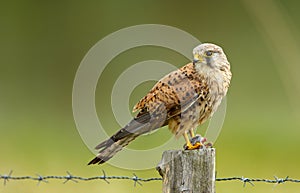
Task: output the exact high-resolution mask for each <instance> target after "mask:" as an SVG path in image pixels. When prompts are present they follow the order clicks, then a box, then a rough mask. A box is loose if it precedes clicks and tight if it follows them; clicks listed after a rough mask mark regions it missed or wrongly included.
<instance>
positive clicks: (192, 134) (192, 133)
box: [189, 128, 195, 138]
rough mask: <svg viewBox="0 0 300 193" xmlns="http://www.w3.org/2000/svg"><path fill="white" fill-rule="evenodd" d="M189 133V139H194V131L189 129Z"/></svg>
mask: <svg viewBox="0 0 300 193" xmlns="http://www.w3.org/2000/svg"><path fill="white" fill-rule="evenodd" d="M189 132H190V136H191V138H194V137H195V133H194V129H193V128H192V129H190V130H189Z"/></svg>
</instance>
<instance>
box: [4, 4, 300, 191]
mask: <svg viewBox="0 0 300 193" xmlns="http://www.w3.org/2000/svg"><path fill="white" fill-rule="evenodd" d="M299 6H300V3H299V1H295V0H294V1H293V0H285V1H282V0H281V1H279V0H273V1H272V0H266V1H251V0H241V1H237V0H233V1H214V2H212V1H202V0H198V1H185V2H184V1H163V2H162V1H143V2H142V1H109V2H108V1H106V2H104V1H85V2H83V1H82V2H79V1H14V0H12V1H6V2H1V6H0V24H1V25H0V53H1V57H0V65H1V68H0V69H1V70H0V88H1V91H0V97H1V98H0V99H1V100H0V105H1V109H0V114H1V116H0V130H1V135H0V142H1V145H0V153H1V161H0V163H1V165H0V174H4V173H8V172H9V170H11V169H12V170H14V173H13V175H35V174H37V173H38V174H41V175H65V174H66V173H65V171H71V172H72V173H73V174H74V175H80V176H94V175H102V173H101V170H102V169H104V170H105V171H106V173H107V174H108V175H129V176H131V175H132V173H133V172H135V173H136V174H137V175H138V176H139V177H158V174H157V172H156V171H155V170H154V169H152V170H146V171H131V170H123V169H119V168H116V167H113V166H110V165H109V164H105V165H103V166H89V167H88V166H86V163H87V162H88V161H89V159H90V158H92V157H93V154H92V152H90V151H89V150H88V148H87V147H86V146H85V145H84V143H83V142H82V140H81V138H80V136H79V134H78V132H77V129H76V126H75V122H74V119H73V114H72V85H73V80H74V77H75V73H76V70H77V68H78V66H79V64H80V62H81V60H82V59H83V57H84V55H85V54H86V53H87V51H88V50H89V49H90V48H91V47H92V46H93V45H94V44H95V43H96V42H98V41H99V40H100V39H102V38H104V37H105V36H106V35H109V34H110V33H112V32H114V31H116V30H119V29H122V28H124V27H129V26H132V25H138V24H149V23H154V24H164V25H170V26H174V27H177V28H179V29H182V30H184V31H187V32H188V33H190V34H192V35H193V36H195V37H197V38H198V39H199V40H200V41H202V42H214V43H217V44H219V45H221V46H222V47H223V48H224V50H225V51H226V53H227V55H228V58H229V60H230V62H231V65H232V71H233V79H232V85H231V88H230V90H229V93H228V97H227V99H228V100H227V101H228V103H227V105H228V109H227V115H226V120H225V124H224V126H223V130H222V133H221V135H220V136H219V138H218V140H217V142H216V144H215V147H216V149H217V176H218V177H229V176H245V177H257V178H273V176H279V177H285V176H289V177H291V178H298V179H299V178H300V168H299V162H300V154H299V145H300V140H299V136H300V130H299V126H300V121H299V118H300V116H299V115H300V102H299V100H298V99H299V97H300V76H299V74H298V73H299V71H300V65H299V61H300V54H299V53H300V46H299V43H300V38H299V37H300V36H299V32H300V23H299V21H298V20H299V18H300V12H299ZM145 53H147V54H145ZM145 59H157V60H165V61H168V62H170V63H172V64H174V65H176V66H178V67H179V66H181V65H183V64H185V63H186V62H187V60H186V59H185V58H183V57H181V56H179V55H178V54H176V53H174V52H170V51H168V50H166V49H161V48H155V47H144V48H136V49H132V50H129V51H128V52H124V53H122V54H121V55H120V56H118V57H117V58H115V60H113V61H112V62H111V67H110V68H108V69H107V73H108V75H107V77H108V79H106V80H105V79H104V78H105V76H104V77H102V79H103V81H106V83H108V87H109V85H112V84H113V82H114V81H115V79H116V78H117V77H116V76H109V75H110V74H118V73H120V67H121V66H122V69H126V67H129V66H130V65H131V64H134V63H136V62H139V61H141V60H145ZM109 77H111V78H110V79H109ZM102 79H101V78H100V79H99V81H101V80H102ZM152 85H153V82H148V83H145V84H143V85H141V86H140V87H138V88H137V89H136V90H135V92H134V94H133V99H132V101H131V102H130V103H131V104H130V107H129V108H131V107H132V105H133V102H136V100H138V99H139V98H140V97H142V96H143V95H144V94H145V93H146V92H147V91H148V89H149V88H150V87H151V86H152ZM108 91H109V89H108V90H107V92H104V93H103V95H101V92H100V91H98V90H97V93H96V96H97V100H96V102H97V103H96V104H97V110H98V113H99V114H101V112H103V111H104V112H107V111H109V112H110V111H111V110H110V109H109V108H110V107H109V105H107V104H109V102H110V101H109V97H108V96H109V92H108ZM105 97H106V98H105ZM102 99H103V100H102ZM104 99H105V100H104ZM103 105H104V106H105V105H106V106H105V108H104V107H103ZM100 107H103V108H100ZM100 119H102V120H106V126H107V127H110V128H111V130H108V131H107V132H109V133H113V132H114V131H116V130H117V129H118V128H119V127H118V125H117V124H116V122H115V120H114V117H113V116H112V114H111V113H108V114H107V115H106V117H101V116H100ZM110 123H111V125H110ZM115 127H117V128H115ZM134 145H135V144H134V143H133V147H134ZM145 145H147V144H145ZM158 161H159V160H157V162H158ZM216 188H217V193H225V192H247V193H248V192H255V193H260V192H264V193H266V192H300V184H292V183H286V184H283V185H282V184H280V185H275V186H274V185H272V184H263V183H256V184H255V186H254V187H252V186H251V185H248V186H247V187H245V188H243V185H242V183H240V182H217V184H216ZM70 191H72V192H86V191H88V192H106V193H110V192H124V193H125V192H161V182H149V183H144V185H143V186H142V187H140V186H137V187H135V188H134V187H133V183H132V182H130V181H111V184H109V185H108V184H106V183H105V182H104V181H94V182H80V183H77V184H76V183H67V184H62V181H55V180H53V181H51V182H50V183H49V184H41V185H40V186H36V183H35V182H32V181H9V182H8V184H7V185H6V186H1V185H0V192H7V193H9V192H70Z"/></svg>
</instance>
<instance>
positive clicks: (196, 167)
mask: <svg viewBox="0 0 300 193" xmlns="http://www.w3.org/2000/svg"><path fill="white" fill-rule="evenodd" d="M156 169H157V170H158V172H159V173H160V175H161V176H162V177H163V193H215V149H214V148H207V149H199V150H169V151H165V152H164V153H163V155H162V160H161V162H160V163H159V165H158V166H157V168H156Z"/></svg>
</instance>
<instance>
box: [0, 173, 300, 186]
mask: <svg viewBox="0 0 300 193" xmlns="http://www.w3.org/2000/svg"><path fill="white" fill-rule="evenodd" d="M12 173H13V171H12V170H11V171H10V172H9V173H8V174H4V175H0V180H1V179H3V184H4V185H6V184H7V182H9V180H33V181H37V182H38V183H37V185H39V184H40V183H41V182H44V183H48V182H49V181H48V180H50V179H56V180H63V183H64V184H65V183H67V182H69V181H73V182H75V183H78V182H79V181H92V180H103V181H105V182H106V183H108V184H109V183H110V182H109V180H131V181H133V182H134V184H133V185H134V186H136V185H137V184H139V185H141V186H142V182H151V181H162V178H160V177H152V178H140V177H138V176H137V175H136V174H134V173H133V176H107V175H106V173H105V171H104V170H102V175H101V176H93V177H81V176H75V175H72V174H71V173H70V172H68V171H67V172H66V173H67V175H64V176H57V175H51V176H50V175H49V176H42V175H39V174H36V176H13V175H12ZM216 181H217V182H220V181H240V182H243V186H244V187H245V186H246V184H247V183H249V184H251V185H252V186H254V182H264V183H270V184H283V183H285V182H292V183H300V180H298V179H292V178H289V177H288V176H287V177H285V178H278V177H277V176H274V179H263V178H246V177H228V178H216Z"/></svg>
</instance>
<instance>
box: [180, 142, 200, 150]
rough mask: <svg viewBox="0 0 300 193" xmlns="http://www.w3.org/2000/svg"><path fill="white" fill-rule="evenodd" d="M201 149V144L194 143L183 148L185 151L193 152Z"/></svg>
mask: <svg viewBox="0 0 300 193" xmlns="http://www.w3.org/2000/svg"><path fill="white" fill-rule="evenodd" d="M202 147H203V144H202V143H200V142H196V143H195V144H185V145H184V146H183V148H184V149H185V150H193V149H201V148H202Z"/></svg>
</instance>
